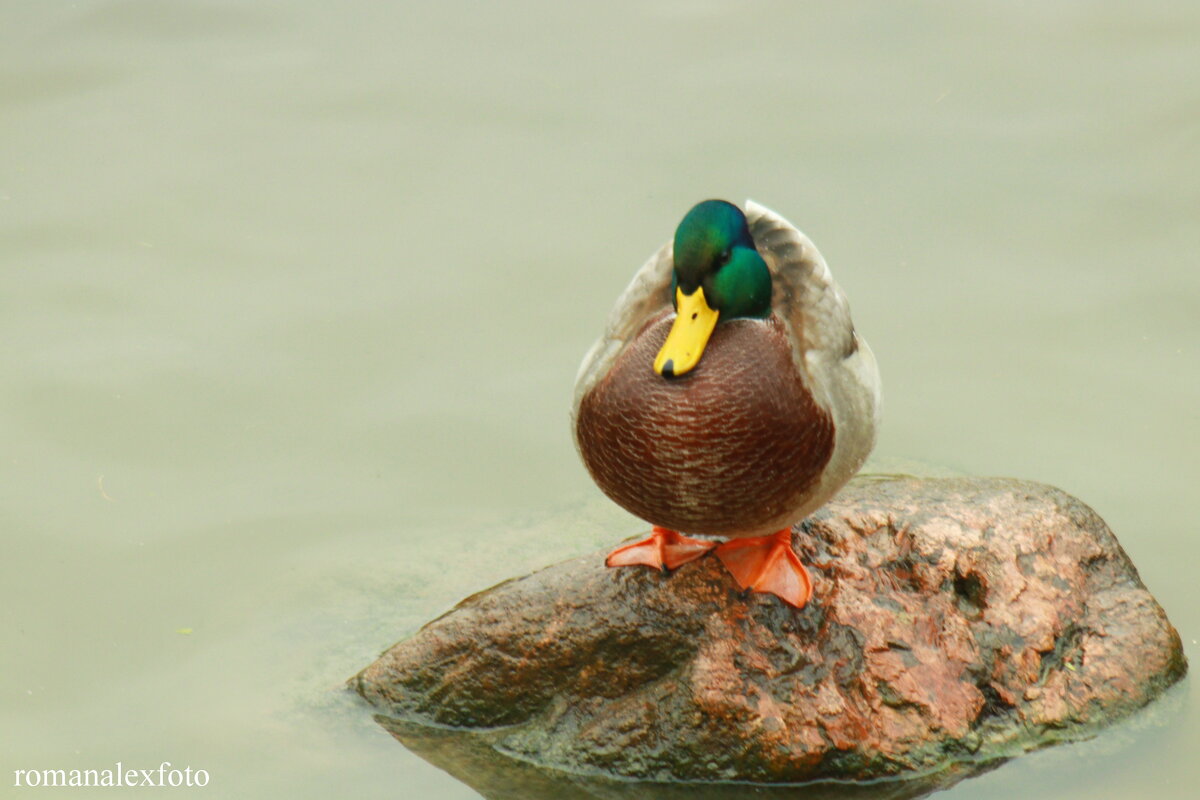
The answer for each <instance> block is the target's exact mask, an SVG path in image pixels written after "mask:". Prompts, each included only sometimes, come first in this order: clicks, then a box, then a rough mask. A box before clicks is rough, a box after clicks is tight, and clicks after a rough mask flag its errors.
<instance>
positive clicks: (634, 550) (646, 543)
mask: <svg viewBox="0 0 1200 800" xmlns="http://www.w3.org/2000/svg"><path fill="white" fill-rule="evenodd" d="M716 546H717V543H716V542H706V541H704V540H703V539H689V538H688V537H686V536H683V535H681V534H679V533H677V532H676V531H672V530H667V529H666V528H660V527H658V526H657V525H655V526H654V530H653V532H652V533H651V534H650V536H649V538H647V539H643V540H642V541H640V542H634V543H633V544H626V545H622V546H620V547H618V548H617V549H616V550H613V551H612V552H611V553H609V554H608V558H606V559H605V560H604V565H605V566H606V567H631V566H633V565H635V564H644V565H645V566H647V567H654V568H655V569H675V568H676V567H678V566H680V565H681V564H686V563H687V562H689V561H695V560H696V559H697V558H699V557H700V556H702V555H704V554H705V553H707V552H708V551H709V550H712V549H713V548H714V547H716Z"/></svg>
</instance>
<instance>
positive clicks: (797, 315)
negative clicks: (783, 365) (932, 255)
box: [746, 200, 858, 361]
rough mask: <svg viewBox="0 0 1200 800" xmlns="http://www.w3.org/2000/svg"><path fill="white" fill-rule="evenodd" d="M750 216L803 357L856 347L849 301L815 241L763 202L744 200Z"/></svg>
mask: <svg viewBox="0 0 1200 800" xmlns="http://www.w3.org/2000/svg"><path fill="white" fill-rule="evenodd" d="M746 219H747V221H748V222H749V223H750V235H751V236H752V237H754V243H755V245H756V246H757V247H758V252H759V253H760V254H762V256H763V259H764V260H765V261H766V262H767V267H768V268H769V269H770V270H771V277H772V283H773V288H772V291H773V292H774V293H775V294H774V297H773V298H772V302H773V304H774V306H775V310H776V312H777V313H778V314H779V315H780V316H781V317H782V318H783V320H784V322H786V323H787V324H788V327H789V328H790V329H791V334H792V337H793V343H794V345H795V346H796V349H797V353H796V355H797V356H798V360H799V361H803V359H804V357H805V355H807V354H808V353H810V352H812V351H814V350H816V351H820V352H824V353H830V354H836V355H838V356H840V357H842V358H847V357H849V356H850V355H852V354H853V353H854V352H855V350H856V349H857V348H858V342H857V337H856V336H855V335H854V323H853V322H851V320H850V305H849V303H848V302H847V301H846V296H845V295H844V294H843V293H842V290H841V288H840V287H839V286H838V285H837V283H835V282H834V280H833V275H832V274H830V272H829V267H827V266H826V265H825V259H823V258H822V257H821V253H820V252H819V251H818V250H817V247H816V245H814V244H813V243H812V241H811V240H810V239H809V238H808V237H807V236H805V235H804V234H803V233H801V232H800V231H799V230H797V229H796V227H795V226H794V225H792V224H791V223H790V222H788V221H787V220H785V219H784V218H783V217H781V216H779V215H778V214H776V213H775V212H774V211H772V210H770V209H769V208H767V207H765V206H761V205H759V204H758V203H755V202H754V201H753V200H747V201H746Z"/></svg>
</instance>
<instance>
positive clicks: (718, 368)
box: [576, 314, 834, 536]
mask: <svg viewBox="0 0 1200 800" xmlns="http://www.w3.org/2000/svg"><path fill="white" fill-rule="evenodd" d="M671 319H672V317H671V315H670V314H668V315H666V316H665V317H664V318H662V319H659V320H657V321H655V322H653V323H651V324H650V325H649V326H648V327H647V328H646V329H645V330H644V331H643V332H642V333H641V334H640V335H639V336H638V337H637V339H635V340H634V341H633V342H632V343H631V344H630V345H629V346H628V347H627V348H626V349H625V352H623V353H622V354H621V355H620V357H619V358H618V359H617V361H616V362H615V363H614V364H613V366H612V369H611V370H610V371H609V373H608V374H607V375H606V376H605V377H604V378H603V379H602V380H601V381H600V382H599V383H598V384H597V385H596V386H595V387H594V388H593V389H592V390H591V391H590V392H589V393H588V394H587V395H586V396H585V397H584V398H583V400H582V402H581V403H580V406H579V414H578V419H577V423H576V424H577V429H576V436H577V437H578V441H579V446H580V450H581V451H582V453H583V460H584V463H585V464H586V465H587V468H588V470H589V471H590V472H591V474H592V477H593V478H594V479H595V481H596V483H597V484H598V485H599V486H600V488H601V489H603V490H604V492H605V494H607V495H608V496H609V497H611V498H612V499H613V500H615V501H616V502H617V503H618V504H620V505H621V506H623V507H624V508H625V509H627V510H628V511H630V512H632V513H634V514H636V515H637V516H639V517H641V518H642V519H645V520H647V521H648V522H651V523H653V524H655V525H661V526H663V527H666V528H671V529H673V530H677V531H685V532H688V533H704V534H718V535H726V536H728V535H736V534H745V533H750V532H752V531H756V530H760V529H761V528H762V527H763V526H764V525H767V524H769V523H771V522H772V521H773V520H777V519H778V518H779V517H780V516H781V515H786V514H787V513H788V512H789V511H790V510H792V509H799V508H800V507H801V506H802V505H804V502H805V500H806V499H807V497H808V495H809V493H810V492H811V491H812V489H813V488H814V487H815V485H816V483H817V481H818V479H819V477H820V474H821V470H822V469H823V468H824V467H825V464H826V463H827V462H828V461H829V457H830V455H831V454H832V453H833V444H834V430H833V421H832V420H831V419H830V417H829V415H828V414H827V413H826V412H825V411H823V410H822V409H821V408H820V407H819V406H817V404H816V403H815V402H814V401H813V398H812V395H811V394H809V392H808V390H807V389H805V387H804V385H803V384H802V383H801V381H800V378H799V377H798V376H797V375H796V370H795V367H794V366H793V363H792V358H791V352H790V347H789V343H788V337H787V334H786V332H785V331H784V328H783V323H781V322H780V321H779V320H778V319H777V318H775V317H773V316H772V317H771V318H770V319H767V320H750V319H739V320H730V321H727V322H723V323H721V324H719V325H717V327H716V329H715V330H714V331H713V335H712V338H711V339H710V340H709V343H708V346H707V347H706V348H705V350H704V355H703V357H702V358H701V359H700V363H699V365H698V366H697V367H696V368H695V369H694V370H692V371H691V372H689V373H687V374H685V375H682V376H680V377H678V378H669V379H668V378H663V377H661V376H659V375H656V374H655V373H654V370H653V368H652V366H651V365H652V364H653V361H654V356H655V354H656V353H657V352H658V350H659V348H660V347H661V346H662V343H663V341H664V340H665V339H666V336H667V331H668V329H669V328H670V324H671ZM794 521H795V520H787V521H786V522H784V523H783V524H784V525H786V524H790V523H791V522H794Z"/></svg>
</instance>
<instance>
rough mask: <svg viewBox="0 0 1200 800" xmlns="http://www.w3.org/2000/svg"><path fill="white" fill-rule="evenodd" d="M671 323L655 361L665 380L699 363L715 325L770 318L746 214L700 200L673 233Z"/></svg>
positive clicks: (762, 265) (767, 290) (766, 274)
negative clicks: (723, 321) (729, 320)
mask: <svg viewBox="0 0 1200 800" xmlns="http://www.w3.org/2000/svg"><path fill="white" fill-rule="evenodd" d="M672 285H673V286H674V294H675V322H674V323H673V324H672V325H671V332H670V333H668V334H667V341H666V342H665V343H664V344H663V346H662V349H661V350H659V351H658V356H657V357H656V358H655V359H654V371H655V372H657V373H658V374H659V375H662V376H664V377H667V378H672V377H675V376H676V375H682V374H684V373H685V372H687V371H689V370H691V369H692V368H693V367H695V366H696V364H698V363H699V362H700V357H701V356H702V355H704V348H705V346H706V345H707V344H708V338H709V336H711V335H712V332H713V328H715V327H716V326H717V322H718V320H727V319H737V318H739V317H758V318H761V317H766V316H768V315H770V313H771V273H770V271H769V270H768V269H767V264H766V262H765V261H763V259H762V256H760V255H759V254H758V250H756V249H755V247H754V239H752V238H751V237H750V228H749V226H748V225H747V224H746V215H745V214H743V213H742V210H741V209H740V208H738V207H737V206H735V205H734V204H733V203H727V202H725V201H724V200H705V201H704V202H703V203H700V204H698V205H696V206H695V207H694V208H693V209H692V210H691V211H689V212H688V213H687V216H685V217H684V218H683V221H682V222H680V223H679V227H678V228H676V229H675V273H674V278H673V281H672Z"/></svg>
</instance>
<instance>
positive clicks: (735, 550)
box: [717, 530, 813, 608]
mask: <svg viewBox="0 0 1200 800" xmlns="http://www.w3.org/2000/svg"><path fill="white" fill-rule="evenodd" d="M717 557H718V558H720V559H721V563H722V564H724V565H725V568H726V569H728V570H729V571H730V572H731V573H732V574H733V578H734V580H736V581H737V583H738V586H740V587H742V588H743V589H750V590H751V591H754V592H767V593H769V594H773V595H775V596H776V597H778V598H779V599H781V600H783V601H784V602H785V603H787V604H788V605H792V606H795V607H796V608H804V606H805V604H806V603H808V600H809V598H810V597H812V591H813V588H812V579H811V578H809V577H808V570H806V569H805V568H804V565H803V564H801V563H800V557H799V556H797V555H796V554H795V552H793V551H792V532H791V531H790V530H782V531H779V532H778V533H773V534H771V535H770V536H752V537H744V538H740V539H731V540H730V541H728V542H725V544H723V545H721V546H720V547H718V548H717Z"/></svg>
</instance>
